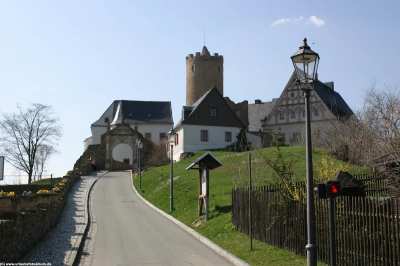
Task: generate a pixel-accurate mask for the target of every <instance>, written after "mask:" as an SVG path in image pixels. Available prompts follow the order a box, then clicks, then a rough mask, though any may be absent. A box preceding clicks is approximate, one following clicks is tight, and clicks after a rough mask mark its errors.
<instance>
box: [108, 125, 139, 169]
mask: <svg viewBox="0 0 400 266" xmlns="http://www.w3.org/2000/svg"><path fill="white" fill-rule="evenodd" d="M138 138H139V135H138V133H137V132H136V131H135V130H133V129H132V128H131V127H130V126H129V125H126V124H120V125H117V126H115V127H114V128H113V129H111V130H109V131H107V132H106V133H105V134H104V135H103V136H102V144H103V145H105V147H106V154H105V155H106V160H105V169H106V170H129V169H132V167H133V165H134V164H135V163H136V160H137V158H136V152H134V151H135V150H136V140H137V139H138Z"/></svg>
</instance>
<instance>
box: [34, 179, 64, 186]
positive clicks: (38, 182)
mask: <svg viewBox="0 0 400 266" xmlns="http://www.w3.org/2000/svg"><path fill="white" fill-rule="evenodd" d="M61 179H62V178H61V177H56V178H43V179H40V180H36V181H34V182H32V184H35V185H51V184H57V182H58V181H60V180H61Z"/></svg>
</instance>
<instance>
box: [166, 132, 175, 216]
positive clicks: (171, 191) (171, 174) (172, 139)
mask: <svg viewBox="0 0 400 266" xmlns="http://www.w3.org/2000/svg"><path fill="white" fill-rule="evenodd" d="M168 134H169V136H170V137H169V148H170V149H169V150H170V155H169V162H170V170H169V211H170V212H171V213H172V212H173V210H174V144H175V130H174V129H173V128H172V129H171V130H170V131H169V132H168Z"/></svg>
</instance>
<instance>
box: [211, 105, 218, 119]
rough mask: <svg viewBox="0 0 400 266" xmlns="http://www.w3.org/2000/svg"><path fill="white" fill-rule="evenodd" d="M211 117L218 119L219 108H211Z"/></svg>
mask: <svg viewBox="0 0 400 266" xmlns="http://www.w3.org/2000/svg"><path fill="white" fill-rule="evenodd" d="M210 116H211V117H217V108H215V107H211V108H210Z"/></svg>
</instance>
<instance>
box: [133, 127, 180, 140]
mask: <svg viewBox="0 0 400 266" xmlns="http://www.w3.org/2000/svg"><path fill="white" fill-rule="evenodd" d="M172 126H173V125H172V124H138V125H137V130H138V131H139V133H140V134H142V135H143V137H144V136H145V134H146V133H150V134H151V141H152V142H153V143H154V144H160V133H165V134H166V135H167V136H168V132H169V131H170V130H171V128H172ZM131 127H132V128H135V126H134V125H131Z"/></svg>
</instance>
